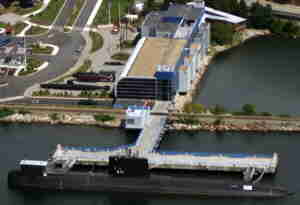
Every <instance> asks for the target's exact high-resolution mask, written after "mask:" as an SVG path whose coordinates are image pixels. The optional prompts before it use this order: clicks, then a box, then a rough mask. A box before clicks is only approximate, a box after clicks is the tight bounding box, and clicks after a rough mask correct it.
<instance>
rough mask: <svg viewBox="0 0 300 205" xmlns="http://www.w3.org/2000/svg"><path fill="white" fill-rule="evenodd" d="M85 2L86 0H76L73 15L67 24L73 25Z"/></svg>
mask: <svg viewBox="0 0 300 205" xmlns="http://www.w3.org/2000/svg"><path fill="white" fill-rule="evenodd" d="M84 2H85V0H76V2H75V6H74V7H73V10H72V15H71V16H70V17H69V19H68V21H67V26H73V24H74V23H75V20H76V18H77V16H78V14H79V12H80V10H81V8H82V6H83V4H84Z"/></svg>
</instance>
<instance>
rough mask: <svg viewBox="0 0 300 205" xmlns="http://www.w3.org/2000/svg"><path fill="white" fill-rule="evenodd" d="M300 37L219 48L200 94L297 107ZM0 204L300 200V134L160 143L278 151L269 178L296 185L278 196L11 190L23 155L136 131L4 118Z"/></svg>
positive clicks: (184, 136) (285, 109) (201, 135)
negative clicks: (159, 195)
mask: <svg viewBox="0 0 300 205" xmlns="http://www.w3.org/2000/svg"><path fill="white" fill-rule="evenodd" d="M299 48H300V40H287V39H279V38H273V37H263V38H259V39H254V40H250V41H249V42H247V43H246V44H244V45H242V46H240V47H238V48H235V49H232V50H230V51H227V52H225V53H222V54H221V55H219V56H218V57H216V58H215V60H214V61H213V63H212V64H211V66H210V69H209V71H208V73H207V75H206V76H205V80H204V81H202V83H201V85H200V87H201V89H200V90H199V93H198V96H197V97H196V98H195V101H196V102H198V103H202V104H204V105H207V106H210V105H215V104H221V105H225V107H227V108H229V109H231V110H238V109H239V108H240V107H241V106H242V105H243V104H246V103H252V104H256V105H257V109H258V111H269V112H274V113H277V114H281V113H291V114H294V113H296V114H298V115H300V109H298V107H299V104H298V102H299V101H300V95H298V92H299V88H300V81H299V76H300V52H299V50H298V49H299ZM0 137H1V143H0V160H1V164H0V196H1V205H2V204H3V205H6V204H7V205H56V204H59V205H83V204H84V205H182V204H185V205H199V204H207V205H217V204H224V205H254V204H257V205H296V204H300V179H299V173H300V165H299V160H298V158H299V156H300V149H299V147H300V146H299V145H300V134H292V135H290V134H282V133H281V134H280V133H271V134H259V133H226V134H223V135H216V134H215V133H209V132H198V133H192V134H191V133H171V134H169V135H168V136H166V137H165V138H164V139H163V141H162V144H161V147H160V149H162V150H177V151H207V152H232V153H239V152H248V153H272V152H274V151H276V152H278V153H279V155H280V167H279V171H278V173H277V175H276V177H274V179H273V180H272V182H273V183H275V184H283V185H285V186H288V187H289V188H290V189H291V190H294V191H297V192H298V194H297V195H296V196H294V197H289V198H286V199H280V200H250V199H211V198H208V199H191V198H157V197H147V198H144V197H142V196H134V197H133V196H127V195H121V194H118V195H105V194H101V193H97V194H95V193H81V192H80V193H67V192H49V193H38V192H33V193H28V192H26V193H25V192H21V191H15V190H9V189H8V188H7V184H6V176H7V173H8V171H9V170H11V169H13V168H16V167H17V165H18V161H19V160H20V159H22V158H24V157H25V156H26V157H27V158H30V159H37V160H44V159H47V158H48V156H49V153H50V152H51V151H53V149H54V148H55V146H56V144H58V143H61V144H68V145H92V146H97V145H98V146H112V145H120V144H128V143H132V142H133V141H134V140H135V136H128V135H126V134H125V133H124V132H123V131H121V130H110V129H100V128H96V127H80V126H59V125H54V126H51V125H42V124H39V125H37V124H36V125H20V124H16V125H0Z"/></svg>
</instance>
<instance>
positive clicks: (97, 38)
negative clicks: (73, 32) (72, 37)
mask: <svg viewBox="0 0 300 205" xmlns="http://www.w3.org/2000/svg"><path fill="white" fill-rule="evenodd" d="M90 37H91V39H92V49H91V51H90V53H94V52H95V51H97V50H99V49H101V48H102V47H103V37H102V36H101V35H100V34H99V33H97V32H92V31H91V32H90Z"/></svg>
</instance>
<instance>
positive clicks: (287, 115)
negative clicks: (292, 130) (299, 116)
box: [279, 114, 291, 117]
mask: <svg viewBox="0 0 300 205" xmlns="http://www.w3.org/2000/svg"><path fill="white" fill-rule="evenodd" d="M279 117H291V115H289V114H280V115H279Z"/></svg>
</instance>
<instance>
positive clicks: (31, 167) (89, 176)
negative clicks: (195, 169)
mask: <svg viewBox="0 0 300 205" xmlns="http://www.w3.org/2000/svg"><path fill="white" fill-rule="evenodd" d="M70 163H71V164H72V166H68V165H65V164H62V163H61V162H58V161H53V160H52V161H51V159H50V160H48V161H34V160H22V161H21V162H20V168H19V169H16V170H12V171H10V172H9V173H8V186H9V187H10V188H17V189H23V190H56V191H64V190H65V191H89V192H91V191H93V192H109V193H111V192H124V193H141V194H148V195H149V194H150V195H160V196H163V195H173V196H189V197H190V196H192V197H248V198H270V199H271V198H280V197H286V196H288V195H290V194H291V193H290V192H289V191H288V190H287V189H285V188H282V187H274V186H269V185H262V184H256V185H254V184H245V183H228V182H226V181H224V180H222V179H208V178H205V177H195V176H189V175H177V176H172V175H168V174H166V173H163V172H162V173H156V172H153V171H152V170H150V169H149V167H148V160H147V159H145V158H138V157H134V156H110V157H109V163H108V164H107V165H98V164H96V163H94V164H91V163H89V164H84V163H82V162H81V163H76V162H70ZM69 165H70V164H69ZM70 167H71V168H70Z"/></svg>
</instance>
